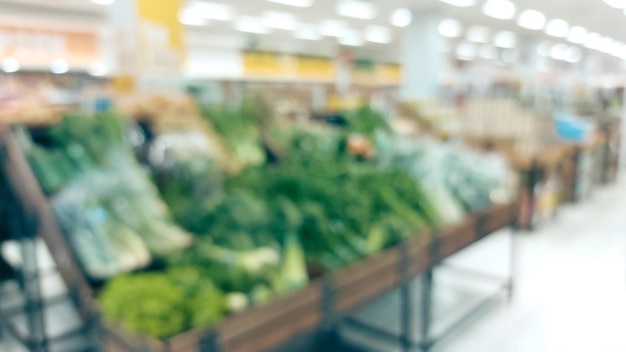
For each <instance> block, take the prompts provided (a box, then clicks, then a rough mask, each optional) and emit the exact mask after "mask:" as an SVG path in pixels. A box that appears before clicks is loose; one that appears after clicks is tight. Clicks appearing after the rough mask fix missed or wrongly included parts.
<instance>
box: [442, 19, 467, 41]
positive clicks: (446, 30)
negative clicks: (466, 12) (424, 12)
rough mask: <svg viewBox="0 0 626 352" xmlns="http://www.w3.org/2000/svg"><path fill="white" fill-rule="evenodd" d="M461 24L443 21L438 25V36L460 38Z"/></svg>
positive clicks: (454, 21)
mask: <svg viewBox="0 0 626 352" xmlns="http://www.w3.org/2000/svg"><path fill="white" fill-rule="evenodd" d="M461 31H462V28H461V22H459V21H457V20H451V19H447V20H443V21H441V22H440V23H439V34H441V35H442V36H444V37H448V38H458V37H460V36H461Z"/></svg>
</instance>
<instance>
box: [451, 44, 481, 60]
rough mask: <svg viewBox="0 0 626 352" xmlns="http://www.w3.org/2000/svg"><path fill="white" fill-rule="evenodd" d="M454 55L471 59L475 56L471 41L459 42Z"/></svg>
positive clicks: (474, 48) (462, 58)
mask: <svg viewBox="0 0 626 352" xmlns="http://www.w3.org/2000/svg"><path fill="white" fill-rule="evenodd" d="M456 57H457V58H458V59H460V60H472V59H474V58H475V57H476V46H475V45H474V44H472V43H467V42H466V43H461V44H459V46H457V47H456Z"/></svg>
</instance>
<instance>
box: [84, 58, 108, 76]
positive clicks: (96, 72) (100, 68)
mask: <svg viewBox="0 0 626 352" xmlns="http://www.w3.org/2000/svg"><path fill="white" fill-rule="evenodd" d="M87 72H88V73H89V74H90V75H92V76H95V77H102V76H105V75H106V74H107V73H108V71H107V68H106V66H105V65H104V63H102V62H100V61H98V62H94V63H93V64H91V65H90V66H89V68H88V69H87Z"/></svg>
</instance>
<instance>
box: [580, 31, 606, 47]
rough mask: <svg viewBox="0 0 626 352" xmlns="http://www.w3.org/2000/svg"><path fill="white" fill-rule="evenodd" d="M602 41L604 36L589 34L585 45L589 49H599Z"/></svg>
mask: <svg viewBox="0 0 626 352" xmlns="http://www.w3.org/2000/svg"><path fill="white" fill-rule="evenodd" d="M600 39H602V36H601V35H600V34H598V33H589V34H587V36H586V37H585V42H584V43H583V45H584V46H585V48H587V49H597V48H598V46H599V45H600Z"/></svg>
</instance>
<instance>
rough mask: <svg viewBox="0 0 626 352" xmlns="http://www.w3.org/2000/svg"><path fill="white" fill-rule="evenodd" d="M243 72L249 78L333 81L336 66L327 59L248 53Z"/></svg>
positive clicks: (244, 60)
mask: <svg viewBox="0 0 626 352" xmlns="http://www.w3.org/2000/svg"><path fill="white" fill-rule="evenodd" d="M243 72H244V75H245V76H246V77H249V78H267V79H287V80H291V79H293V80H312V81H333V80H334V79H335V64H334V62H333V61H332V60H331V59H329V58H325V57H317V56H294V55H289V54H277V53H271V52H260V51H247V52H244V53H243Z"/></svg>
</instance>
